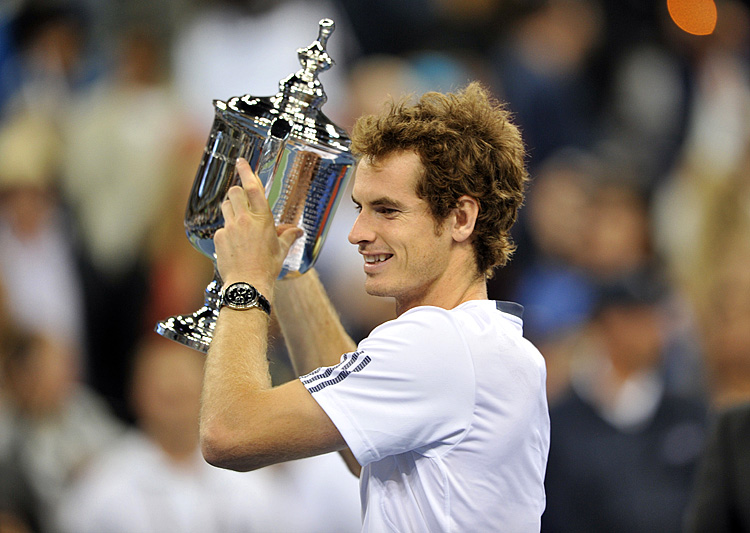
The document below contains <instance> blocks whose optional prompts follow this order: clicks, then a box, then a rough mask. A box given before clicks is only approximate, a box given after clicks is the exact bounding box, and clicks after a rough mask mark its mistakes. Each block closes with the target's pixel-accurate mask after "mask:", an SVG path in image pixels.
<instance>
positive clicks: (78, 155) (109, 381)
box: [62, 27, 190, 418]
mask: <svg viewBox="0 0 750 533" xmlns="http://www.w3.org/2000/svg"><path fill="white" fill-rule="evenodd" d="M120 37H121V39H120V41H119V43H120V47H119V56H118V60H117V63H116V70H115V71H114V72H113V73H112V76H111V77H109V78H107V79H104V80H102V81H100V82H99V83H98V84H97V85H96V86H94V87H93V88H92V89H91V91H90V92H88V93H87V94H86V96H85V97H82V98H80V99H79V100H78V101H77V102H76V105H75V107H73V108H72V110H71V111H70V114H69V119H68V122H67V128H66V131H65V139H66V141H67V142H66V147H65V166H64V173H63V179H62V186H63V191H64V193H65V197H66V199H67V201H68V202H69V204H70V206H71V209H72V211H73V214H74V215H75V216H76V220H77V222H78V230H79V234H80V236H81V248H82V250H81V263H82V268H83V272H84V291H85V297H86V301H85V304H86V316H87V322H88V332H87V340H88V343H89V344H88V353H89V355H90V359H89V361H90V367H89V379H90V380H91V383H92V385H93V386H94V387H95V389H96V390H97V391H99V392H100V393H102V394H103V395H104V396H105V397H106V398H107V399H108V400H109V401H111V402H112V405H113V406H114V407H115V409H116V410H117V412H118V414H120V415H122V416H124V417H126V418H129V417H130V414H129V413H127V408H126V405H127V402H126V401H125V399H124V396H125V390H124V376H125V375H126V374H127V367H128V365H129V364H130V361H129V359H130V357H132V352H133V349H134V346H135V342H136V339H137V338H139V337H140V335H141V332H142V329H143V327H144V323H143V321H144V313H145V308H146V301H147V290H148V280H149V276H150V263H149V256H148V252H149V251H148V249H147V241H148V240H149V239H150V238H151V234H152V232H153V231H154V230H155V228H156V227H157V226H158V225H159V224H160V219H161V217H162V215H163V212H164V209H165V205H164V202H165V198H166V192H167V191H168V190H170V189H171V188H172V187H173V185H172V182H173V180H174V179H175V178H174V175H173V171H174V169H175V165H176V158H177V155H178V146H179V145H180V143H181V142H182V139H183V138H184V136H185V135H186V132H187V134H190V132H189V130H188V129H186V128H185V122H184V120H183V115H182V114H181V113H180V112H179V111H178V106H177V105H176V103H175V101H174V97H173V95H172V93H171V91H170V87H169V70H168V68H167V66H166V63H165V62H166V57H165V53H164V43H162V42H161V41H160V39H159V37H158V36H157V35H155V34H153V33H152V32H151V31H149V30H148V29H147V28H143V27H129V28H126V29H124V30H122V33H121V34H120ZM152 327H153V325H152V324H150V325H148V329H151V328H152Z"/></svg>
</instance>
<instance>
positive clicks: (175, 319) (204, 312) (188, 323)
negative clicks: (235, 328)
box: [154, 273, 221, 353]
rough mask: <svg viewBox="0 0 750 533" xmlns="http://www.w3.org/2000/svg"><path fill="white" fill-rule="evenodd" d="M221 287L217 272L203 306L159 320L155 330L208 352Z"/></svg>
mask: <svg viewBox="0 0 750 533" xmlns="http://www.w3.org/2000/svg"><path fill="white" fill-rule="evenodd" d="M220 287H221V281H220V279H219V276H218V274H216V273H215V274H214V279H213V280H212V281H211V283H209V284H208V287H206V299H205V302H204V305H203V307H201V308H200V309H198V310H197V311H196V312H195V313H193V314H192V315H176V316H171V317H169V318H167V319H165V320H162V321H160V322H157V324H156V327H155V328H154V330H155V331H156V332H157V333H158V334H159V335H161V336H162V337H165V338H167V339H170V340H173V341H175V342H179V343H180V344H183V345H185V346H187V347H189V348H192V349H194V350H198V351H199V352H202V353H207V352H208V347H209V346H210V345H211V339H212V338H213V336H214V329H215V328H216V320H217V319H218V318H219V305H218V302H219V288H220Z"/></svg>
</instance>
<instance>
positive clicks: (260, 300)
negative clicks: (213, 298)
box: [219, 281, 271, 315]
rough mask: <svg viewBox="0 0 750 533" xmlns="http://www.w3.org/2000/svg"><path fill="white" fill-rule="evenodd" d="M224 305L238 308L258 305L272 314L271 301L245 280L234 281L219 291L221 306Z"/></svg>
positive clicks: (249, 307) (243, 308)
mask: <svg viewBox="0 0 750 533" xmlns="http://www.w3.org/2000/svg"><path fill="white" fill-rule="evenodd" d="M224 306H227V307H229V308H230V309H238V310H245V309H252V308H254V307H257V308H259V309H261V310H263V311H265V312H266V314H268V315H270V314H271V303H270V302H269V301H268V300H267V299H266V297H265V296H263V295H262V294H261V293H260V292H258V289H256V288H255V287H253V286H252V285H250V284H249V283H245V282H244V281H238V282H236V283H232V284H231V285H228V286H226V287H223V288H222V289H221V293H219V308H222V307H224Z"/></svg>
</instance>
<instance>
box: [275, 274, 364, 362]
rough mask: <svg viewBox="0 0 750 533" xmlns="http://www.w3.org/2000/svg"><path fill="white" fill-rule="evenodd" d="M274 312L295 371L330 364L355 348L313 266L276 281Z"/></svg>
mask: <svg viewBox="0 0 750 533" xmlns="http://www.w3.org/2000/svg"><path fill="white" fill-rule="evenodd" d="M275 310H276V316H277V317H278V319H279V325H280V326H281V332H282V334H283V335H284V340H285V341H286V345H287V349H288V351H289V358H290V359H291V361H292V365H293V366H294V370H295V372H297V373H298V374H300V375H301V374H306V373H307V372H310V371H312V370H314V369H316V368H318V367H321V366H332V365H335V364H337V363H338V362H339V360H340V359H341V355H342V354H344V353H346V352H351V351H353V350H355V349H356V343H355V342H354V341H353V340H352V338H351V337H350V336H349V335H348V334H347V333H346V331H345V330H344V327H343V325H342V324H341V320H340V319H339V316H338V314H337V313H336V310H335V309H334V308H333V305H332V304H331V301H330V300H329V298H328V295H327V294H326V291H325V288H324V287H323V284H322V283H321V282H320V279H319V278H318V274H317V272H315V270H310V271H308V272H307V273H305V274H304V275H302V276H299V277H297V278H293V279H287V280H283V281H281V282H279V283H277V284H276V297H275Z"/></svg>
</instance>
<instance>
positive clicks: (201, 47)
mask: <svg viewBox="0 0 750 533" xmlns="http://www.w3.org/2000/svg"><path fill="white" fill-rule="evenodd" d="M196 5H197V7H198V9H196V11H195V12H194V13H193V16H192V19H191V20H189V21H188V22H186V24H185V25H184V27H183V28H182V29H181V31H179V32H178V34H177V36H176V38H175V41H174V66H175V73H174V82H175V86H176V90H177V93H178V94H179V96H180V98H181V100H182V102H183V104H184V105H185V108H186V109H187V110H189V112H190V113H191V114H192V115H191V116H192V118H193V119H194V120H195V121H196V124H197V127H199V128H205V130H206V132H208V129H209V127H210V125H211V120H212V119H213V116H214V111H213V106H212V105H211V102H212V101H213V100H214V99H219V100H225V101H226V100H228V99H229V98H231V97H233V96H242V95H245V94H250V95H253V96H271V95H274V94H276V93H277V92H278V90H279V82H280V81H282V80H284V79H286V77H287V76H289V75H290V74H293V73H295V72H297V71H298V70H300V68H301V65H300V62H299V60H298V57H297V49H299V48H304V47H306V46H307V45H309V44H310V43H312V42H313V41H314V40H315V39H317V37H318V30H319V26H318V22H319V21H320V20H321V19H323V18H331V19H333V21H334V22H335V23H336V29H335V31H334V32H333V35H332V36H331V38H330V40H329V41H328V45H327V47H326V49H327V50H328V53H329V54H330V56H331V57H332V58H333V60H334V61H335V65H334V66H333V67H332V68H331V69H329V70H327V71H326V72H324V73H323V74H322V75H321V77H320V81H321V83H322V84H323V88H324V90H325V92H326V94H327V95H328V103H327V104H326V105H325V106H324V107H323V111H324V112H325V113H326V115H327V116H329V117H330V118H331V120H333V122H336V123H339V122H340V121H341V119H342V114H343V112H344V107H343V106H344V105H345V102H346V94H345V93H344V80H345V79H346V70H347V65H348V62H349V61H350V59H351V57H352V55H353V53H354V51H355V50H356V47H357V45H356V41H355V40H354V37H353V35H352V34H351V30H350V29H349V28H348V26H347V23H346V22H347V21H346V19H345V18H344V17H341V16H339V12H338V9H337V7H336V5H335V3H333V2H331V1H328V0H314V1H312V0H252V1H247V2H243V1H236V0H221V1H219V2H216V1H211V2H196Z"/></svg>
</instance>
